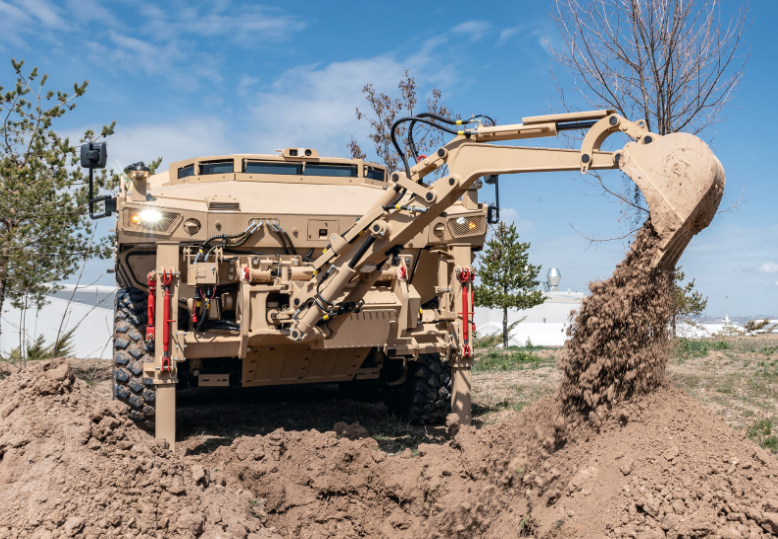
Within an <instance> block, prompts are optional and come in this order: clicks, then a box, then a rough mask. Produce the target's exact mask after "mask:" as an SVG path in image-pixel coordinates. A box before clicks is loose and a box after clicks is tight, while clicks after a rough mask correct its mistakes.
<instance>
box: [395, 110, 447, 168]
mask: <svg viewBox="0 0 778 539" xmlns="http://www.w3.org/2000/svg"><path fill="white" fill-rule="evenodd" d="M425 114H430V113H425ZM414 121H416V122H420V123H423V124H427V125H430V126H432V127H434V128H436V129H440V130H441V131H444V132H446V133H449V134H451V135H459V133H458V132H457V131H454V130H453V129H449V128H447V127H443V126H442V125H438V124H436V123H435V122H433V121H430V120H427V119H426V118H421V117H419V116H406V117H404V118H400V119H399V120H396V121H395V122H394V123H393V124H392V131H391V138H392V144H393V145H394V147H395V149H396V150H397V155H399V156H400V159H401V160H402V162H403V166H404V167H405V175H406V176H408V177H409V178H410V176H411V168H410V167H409V166H408V159H407V158H406V157H405V152H403V150H402V148H400V144H399V143H398V142H397V127H398V126H399V125H400V124H403V123H406V122H414Z"/></svg>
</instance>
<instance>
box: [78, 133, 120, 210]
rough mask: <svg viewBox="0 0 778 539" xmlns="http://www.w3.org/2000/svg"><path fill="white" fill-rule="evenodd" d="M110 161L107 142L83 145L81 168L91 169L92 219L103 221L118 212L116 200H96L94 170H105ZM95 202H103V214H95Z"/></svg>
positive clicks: (104, 198) (90, 198)
mask: <svg viewBox="0 0 778 539" xmlns="http://www.w3.org/2000/svg"><path fill="white" fill-rule="evenodd" d="M107 161H108V147H107V146H106V144H105V142H88V143H86V144H82V145H81V167H82V168H88V169H89V202H88V205H89V217H90V218H92V219H102V218H103V217H110V216H111V214H112V213H113V212H115V211H116V198H114V197H110V196H102V197H97V198H95V195H94V191H95V188H94V181H95V175H94V170H95V169H96V168H98V169H100V168H105V163H106V162H107ZM95 202H103V203H104V205H105V209H104V210H103V213H95V206H94V205H95Z"/></svg>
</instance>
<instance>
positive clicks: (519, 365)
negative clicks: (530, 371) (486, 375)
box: [473, 347, 541, 372]
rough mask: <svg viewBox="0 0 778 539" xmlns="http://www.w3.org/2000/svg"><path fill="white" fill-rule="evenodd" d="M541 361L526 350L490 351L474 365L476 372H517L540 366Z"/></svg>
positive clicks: (511, 348)
mask: <svg viewBox="0 0 778 539" xmlns="http://www.w3.org/2000/svg"><path fill="white" fill-rule="evenodd" d="M540 363H541V359H540V358H539V357H537V356H536V355H534V354H532V352H530V351H527V349H525V348H514V347H510V348H507V349H505V350H490V351H489V352H487V353H486V354H485V355H483V356H481V357H480V359H479V360H478V361H476V362H475V364H474V365H473V371H474V372H495V371H515V370H520V369H524V368H527V367H529V368H534V367H537V366H539V365H540Z"/></svg>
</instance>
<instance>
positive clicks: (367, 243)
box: [348, 236, 375, 269]
mask: <svg viewBox="0 0 778 539" xmlns="http://www.w3.org/2000/svg"><path fill="white" fill-rule="evenodd" d="M374 243H375V236H370V237H368V238H367V239H366V240H365V243H363V244H362V245H360V246H359V249H357V253H356V254H355V255H354V258H352V259H351V261H350V262H349V263H348V267H349V268H351V269H354V266H356V265H357V262H359V259H360V258H362V255H364V254H365V253H366V252H367V250H368V249H370V247H371V246H372V245H373V244H374Z"/></svg>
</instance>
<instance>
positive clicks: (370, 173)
mask: <svg viewBox="0 0 778 539" xmlns="http://www.w3.org/2000/svg"><path fill="white" fill-rule="evenodd" d="M365 177H366V178H367V179H368V180H378V181H379V182H382V181H384V178H385V173H384V171H383V170H381V169H380V168H373V167H367V173H366V174H365Z"/></svg>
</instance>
